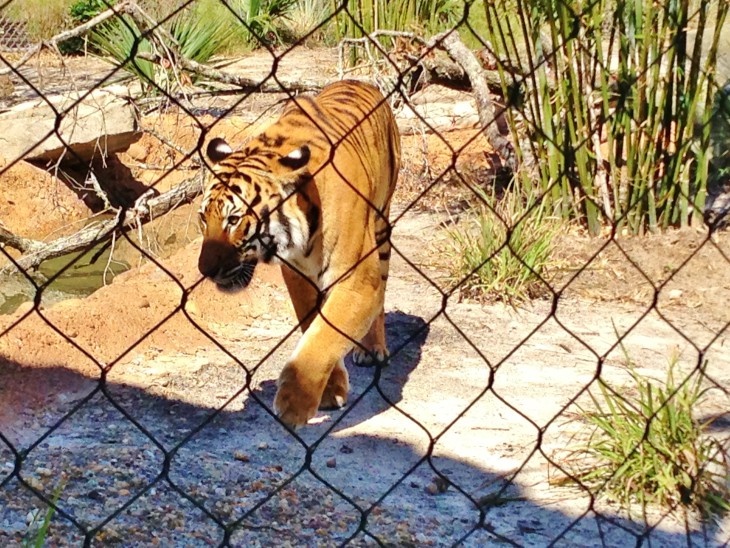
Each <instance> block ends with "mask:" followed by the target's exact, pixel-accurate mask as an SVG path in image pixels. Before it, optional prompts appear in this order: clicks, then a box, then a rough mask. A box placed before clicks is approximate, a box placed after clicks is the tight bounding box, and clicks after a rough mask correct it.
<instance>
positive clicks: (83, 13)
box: [58, 0, 116, 55]
mask: <svg viewBox="0 0 730 548" xmlns="http://www.w3.org/2000/svg"><path fill="white" fill-rule="evenodd" d="M115 3H116V0H78V1H77V2H76V3H75V4H73V5H72V6H71V7H70V8H69V15H70V18H71V26H74V27H76V26H78V25H80V24H82V23H86V22H87V21H88V20H90V19H92V18H94V17H96V16H97V15H99V14H100V13H101V12H103V11H105V10H107V9H109V7H110V6H112V5H114V4H115ZM86 46H87V41H86V39H85V38H82V37H76V38H70V39H68V40H66V41H64V42H61V43H60V44H59V45H58V48H59V50H60V51H61V53H64V54H66V55H73V54H75V53H81V52H82V51H85V49H86Z"/></svg>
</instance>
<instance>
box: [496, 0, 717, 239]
mask: <svg viewBox="0 0 730 548" xmlns="http://www.w3.org/2000/svg"><path fill="white" fill-rule="evenodd" d="M484 5H485V10H486V18H487V23H486V30H487V32H486V36H487V38H488V39H489V40H490V42H491V46H492V47H493V48H494V49H495V50H496V53H497V57H498V58H500V59H502V60H503V61H504V62H503V63H502V64H500V76H501V80H502V86H503V90H504V93H505V96H508V97H515V93H514V91H515V90H516V89H518V90H519V91H520V93H521V95H519V98H520V100H521V103H520V104H517V105H516V106H517V108H518V109H519V115H516V114H515V113H514V112H509V113H508V118H509V120H510V122H511V125H512V131H513V135H514V137H515V138H516V139H520V138H521V137H522V140H521V142H522V143H525V144H529V146H530V149H531V152H532V156H534V159H535V160H536V161H535V165H534V166H531V167H530V168H529V169H526V170H524V172H523V173H521V174H520V181H521V184H523V185H525V186H526V187H529V188H532V187H534V186H537V187H538V188H539V189H540V191H541V192H546V193H547V199H548V200H549V203H550V208H551V210H552V211H553V212H555V213H556V214H557V215H559V216H561V217H563V218H572V219H578V220H580V221H581V222H582V223H584V224H585V225H587V227H588V228H589V230H590V232H591V233H592V234H598V233H599V231H600V229H601V226H602V225H603V224H604V223H606V222H608V223H610V224H615V225H616V227H617V228H618V229H622V228H624V227H627V228H628V229H629V230H630V231H631V232H633V233H641V232H643V231H645V230H646V229H648V230H651V231H655V230H660V229H663V228H666V227H668V226H686V225H688V224H690V222H691V221H692V220H693V219H694V218H698V217H699V218H700V219H701V217H702V215H701V213H702V208H703V205H704V199H705V190H706V185H707V168H708V162H709V154H708V151H709V149H710V146H709V130H707V129H706V128H707V126H708V118H709V116H710V110H711V109H709V108H705V105H709V104H711V97H712V95H713V94H714V92H715V91H716V89H717V84H718V83H717V82H715V81H714V74H715V64H716V58H717V48H718V44H719V41H720V32H716V31H715V29H721V28H722V26H723V24H724V21H725V18H726V15H727V11H728V3H727V2H724V1H716V2H710V3H706V2H703V3H701V4H700V3H699V2H695V1H690V0H678V1H676V2H648V3H647V2H645V1H644V0H598V1H595V2H589V1H587V0H570V1H568V2H564V1H553V0H549V1H546V2H539V3H535V2H531V1H527V0H497V1H495V2H485V4H484ZM710 12H712V13H710ZM690 28H691V29H692V35H693V36H696V39H694V41H693V42H692V40H690V38H691V35H690V33H689V32H688V29H690ZM511 67H514V68H516V69H517V71H518V72H520V73H522V74H525V75H527V76H526V77H525V79H524V80H523V81H522V82H521V84H520V85H519V87H517V88H516V87H515V76H513V74H512V68H511ZM508 68H509V69H510V70H509V71H508V70H507V69H508ZM516 102H519V101H516ZM522 126H524V130H523V129H521V128H522ZM697 127H700V128H703V129H702V130H701V131H700V134H699V135H697V133H696V132H697Z"/></svg>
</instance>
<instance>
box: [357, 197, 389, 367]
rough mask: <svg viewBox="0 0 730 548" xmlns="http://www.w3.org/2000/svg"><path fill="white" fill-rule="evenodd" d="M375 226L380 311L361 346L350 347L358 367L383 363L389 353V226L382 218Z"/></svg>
mask: <svg viewBox="0 0 730 548" xmlns="http://www.w3.org/2000/svg"><path fill="white" fill-rule="evenodd" d="M388 209H389V208H386V211H385V218H387V216H388ZM376 226H377V227H378V229H377V231H376V232H375V238H376V241H377V242H378V244H379V248H378V259H379V261H380V283H381V285H382V291H381V292H380V295H381V297H380V303H379V304H380V312H379V313H378V315H377V316H376V317H375V319H374V320H373V323H372V325H371V326H370V329H369V330H368V332H367V335H365V337H363V339H362V341H361V344H362V347H360V346H358V345H355V347H354V348H353V349H352V362H353V363H354V364H355V365H357V366H359V367H372V366H373V365H375V364H376V363H385V362H386V360H387V358H388V356H389V355H390V354H389V352H388V343H387V341H386V340H385V286H386V284H387V283H388V270H389V269H390V239H389V237H390V234H389V233H390V226H389V225H388V223H387V222H385V221H384V220H383V219H382V218H380V219H378V220H377V221H376ZM363 347H364V348H363Z"/></svg>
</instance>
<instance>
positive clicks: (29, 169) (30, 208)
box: [0, 159, 91, 240]
mask: <svg viewBox="0 0 730 548" xmlns="http://www.w3.org/2000/svg"><path fill="white" fill-rule="evenodd" d="M0 173H1V174H0V185H2V192H0V224H2V225H4V226H5V227H6V228H7V229H8V230H10V231H11V232H13V233H15V234H17V235H19V236H23V237H25V238H32V239H37V240H44V239H52V238H57V237H59V236H64V235H66V234H70V233H72V232H75V231H76V230H78V229H79V228H80V224H79V221H81V220H83V219H85V218H87V217H88V216H89V215H90V214H91V212H90V211H89V209H88V208H87V207H86V206H85V205H84V203H83V201H81V200H79V198H78V196H77V195H76V194H75V193H74V192H73V191H72V190H71V189H69V188H68V186H66V185H65V184H64V183H63V182H62V181H60V180H59V179H57V178H56V177H54V176H53V175H51V174H50V173H48V172H46V171H44V170H42V169H39V168H37V167H35V166H32V165H31V164H28V163H26V162H18V163H16V164H13V165H9V166H8V164H7V162H6V161H5V160H2V159H0Z"/></svg>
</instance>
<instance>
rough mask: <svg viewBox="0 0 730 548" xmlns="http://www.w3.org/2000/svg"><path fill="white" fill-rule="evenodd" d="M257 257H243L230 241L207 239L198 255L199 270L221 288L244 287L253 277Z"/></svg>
mask: <svg viewBox="0 0 730 548" xmlns="http://www.w3.org/2000/svg"><path fill="white" fill-rule="evenodd" d="M257 262H258V261H257V259H255V258H253V259H242V258H241V256H240V254H239V252H238V249H236V247H235V246H233V245H231V244H229V243H228V242H221V241H219V240H206V241H204V242H203V246H202V248H201V250H200V257H198V270H199V271H200V273H201V274H202V275H203V276H205V277H206V278H210V279H211V280H213V281H214V282H215V284H216V285H217V286H218V287H219V288H221V289H243V288H244V287H246V286H247V285H248V284H249V283H250V282H251V278H253V273H254V270H255V268H256V263H257Z"/></svg>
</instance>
